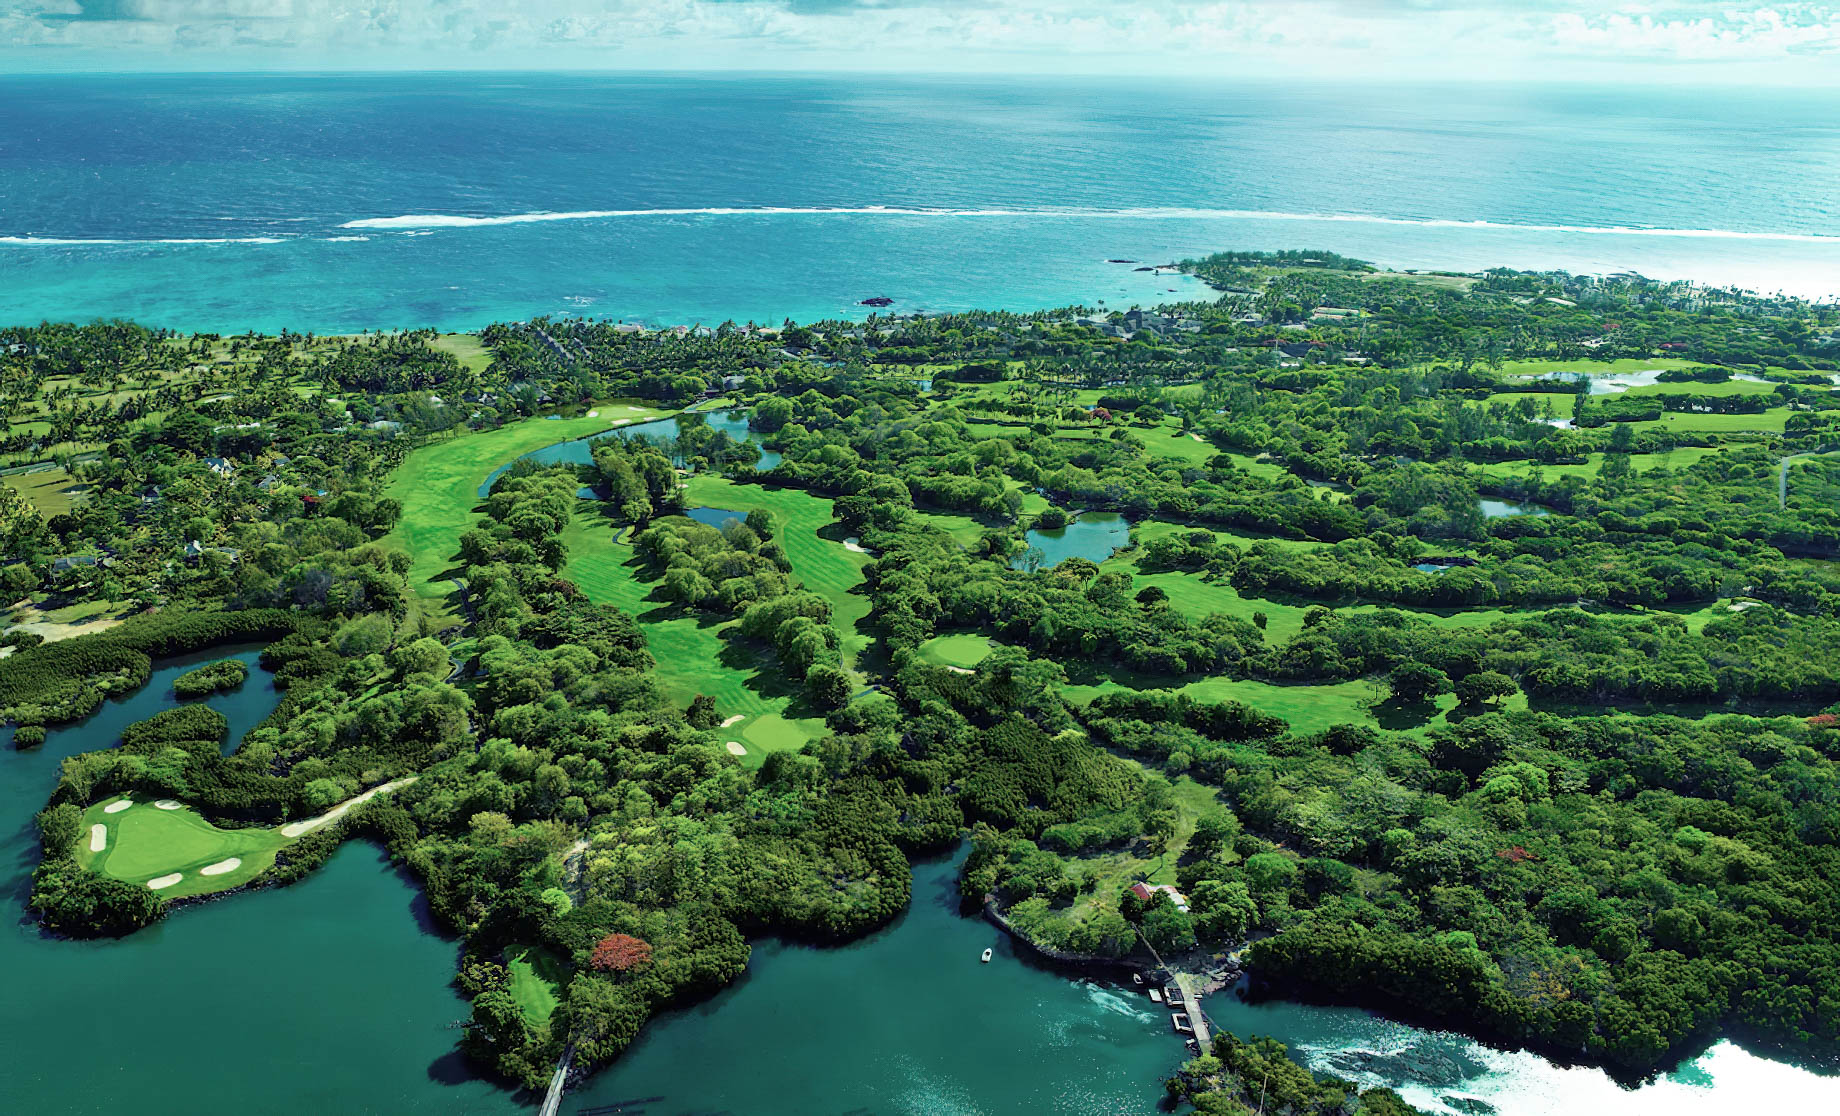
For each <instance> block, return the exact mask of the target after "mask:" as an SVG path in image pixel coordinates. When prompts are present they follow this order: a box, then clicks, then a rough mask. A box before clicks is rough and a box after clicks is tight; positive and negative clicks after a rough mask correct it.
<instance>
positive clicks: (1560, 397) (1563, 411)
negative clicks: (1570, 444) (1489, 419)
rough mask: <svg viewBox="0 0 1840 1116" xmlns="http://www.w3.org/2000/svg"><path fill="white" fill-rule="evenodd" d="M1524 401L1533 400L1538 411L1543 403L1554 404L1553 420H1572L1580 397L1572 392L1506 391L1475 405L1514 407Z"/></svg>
mask: <svg viewBox="0 0 1840 1116" xmlns="http://www.w3.org/2000/svg"><path fill="white" fill-rule="evenodd" d="M1523 399H1528V400H1532V402H1533V405H1534V407H1535V409H1536V410H1537V409H1538V408H1539V406H1540V404H1541V403H1550V404H1552V415H1551V417H1552V418H1571V417H1572V408H1573V405H1574V404H1575V403H1576V402H1577V399H1578V397H1577V396H1575V395H1573V394H1572V393H1570V392H1556V391H1504V392H1502V393H1500V394H1499V395H1491V396H1489V397H1488V399H1486V400H1484V401H1482V402H1480V403H1477V404H1474V405H1475V406H1478V407H1485V408H1486V407H1492V406H1494V405H1495V404H1497V403H1500V404H1503V405H1505V406H1509V407H1512V406H1514V405H1515V404H1516V403H1519V402H1520V401H1521V400H1523Z"/></svg>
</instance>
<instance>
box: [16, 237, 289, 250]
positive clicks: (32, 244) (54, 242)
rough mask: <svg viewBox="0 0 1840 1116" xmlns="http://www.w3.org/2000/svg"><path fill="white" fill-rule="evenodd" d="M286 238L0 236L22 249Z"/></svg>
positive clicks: (277, 240) (277, 239) (264, 241)
mask: <svg viewBox="0 0 1840 1116" xmlns="http://www.w3.org/2000/svg"><path fill="white" fill-rule="evenodd" d="M284 239H286V238H285V237H279V236H217V237H210V236H199V237H172V238H166V239H157V240H116V239H111V238H108V237H83V238H65V237H55V236H0V244H12V245H18V246H20V247H27V248H36V247H45V248H56V247H73V246H74V247H84V246H87V245H91V244H280V243H281V242H282V241H283V240H284Z"/></svg>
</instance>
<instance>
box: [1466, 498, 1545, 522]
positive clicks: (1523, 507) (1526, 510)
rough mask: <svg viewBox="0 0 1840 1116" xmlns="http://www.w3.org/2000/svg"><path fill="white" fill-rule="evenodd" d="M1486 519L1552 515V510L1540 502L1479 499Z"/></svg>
mask: <svg viewBox="0 0 1840 1116" xmlns="http://www.w3.org/2000/svg"><path fill="white" fill-rule="evenodd" d="M1476 503H1477V505H1478V506H1480V507H1481V508H1482V515H1483V518H1485V519H1506V518H1507V517H1509V516H1511V515H1551V514H1552V512H1550V511H1547V510H1546V509H1545V508H1543V507H1541V506H1540V505H1538V504H1528V503H1522V502H1520V501H1516V500H1486V499H1484V500H1477V501H1476Z"/></svg>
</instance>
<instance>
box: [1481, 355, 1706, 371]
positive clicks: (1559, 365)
mask: <svg viewBox="0 0 1840 1116" xmlns="http://www.w3.org/2000/svg"><path fill="white" fill-rule="evenodd" d="M1699 365H1700V362H1699V361H1696V360H1684V359H1682V358H1680V357H1620V358H1618V359H1616V360H1505V361H1502V363H1501V369H1500V372H1501V375H1503V376H1544V375H1546V374H1547V373H1549V372H1583V373H1585V374H1586V375H1590V376H1627V375H1629V374H1630V373H1631V372H1649V371H1653V370H1654V369H1657V368H1660V369H1664V370H1665V369H1674V368H1697V367H1699Z"/></svg>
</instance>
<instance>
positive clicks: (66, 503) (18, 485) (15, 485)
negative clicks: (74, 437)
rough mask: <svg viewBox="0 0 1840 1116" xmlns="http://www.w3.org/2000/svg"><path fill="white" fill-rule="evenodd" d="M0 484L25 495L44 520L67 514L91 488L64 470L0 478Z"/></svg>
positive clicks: (43, 470) (40, 471) (17, 474)
mask: <svg viewBox="0 0 1840 1116" xmlns="http://www.w3.org/2000/svg"><path fill="white" fill-rule="evenodd" d="M15 432H17V431H15ZM0 484H5V485H6V486H7V487H8V488H11V489H13V490H14V491H16V492H18V493H19V494H20V495H21V496H24V497H25V498H26V501H27V502H28V503H30V504H31V505H32V507H33V508H34V509H36V510H37V512H38V514H40V515H42V516H44V517H45V518H47V519H49V518H51V517H52V516H54V515H64V514H66V513H68V512H69V511H70V510H71V509H72V508H74V507H75V506H76V505H77V504H78V503H80V502H81V501H82V499H83V494H84V493H85V492H87V491H89V487H90V486H89V485H87V484H84V483H82V482H81V481H79V480H77V479H76V478H75V477H73V476H71V475H70V474H69V473H67V472H65V471H64V470H63V469H40V470H39V471H37V472H33V473H13V474H11V475H9V476H5V477H0Z"/></svg>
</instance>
